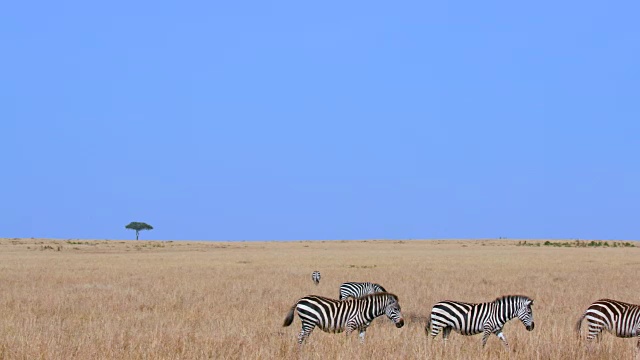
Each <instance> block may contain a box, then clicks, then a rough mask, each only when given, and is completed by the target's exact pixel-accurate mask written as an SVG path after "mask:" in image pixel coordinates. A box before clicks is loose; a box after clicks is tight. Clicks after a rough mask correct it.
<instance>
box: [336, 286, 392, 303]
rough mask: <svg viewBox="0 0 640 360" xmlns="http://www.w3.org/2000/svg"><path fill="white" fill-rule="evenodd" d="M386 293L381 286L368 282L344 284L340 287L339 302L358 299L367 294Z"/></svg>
mask: <svg viewBox="0 0 640 360" xmlns="http://www.w3.org/2000/svg"><path fill="white" fill-rule="evenodd" d="M381 292H387V290H385V289H384V288H383V287H382V286H381V285H379V284H374V283H370V282H346V283H343V284H342V285H340V300H345V299H347V298H348V297H353V298H359V297H362V296H365V295H369V294H375V293H381Z"/></svg>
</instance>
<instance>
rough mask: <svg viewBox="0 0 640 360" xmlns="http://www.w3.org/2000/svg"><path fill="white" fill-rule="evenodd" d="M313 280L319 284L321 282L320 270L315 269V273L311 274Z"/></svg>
mask: <svg viewBox="0 0 640 360" xmlns="http://www.w3.org/2000/svg"><path fill="white" fill-rule="evenodd" d="M311 280H313V282H314V283H315V284H316V285H318V284H319V283H320V271H318V270H316V271H314V272H313V274H311Z"/></svg>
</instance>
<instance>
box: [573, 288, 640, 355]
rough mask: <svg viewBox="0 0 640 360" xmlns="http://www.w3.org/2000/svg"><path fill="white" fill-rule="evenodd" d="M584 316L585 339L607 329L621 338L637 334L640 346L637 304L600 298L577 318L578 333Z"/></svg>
mask: <svg viewBox="0 0 640 360" xmlns="http://www.w3.org/2000/svg"><path fill="white" fill-rule="evenodd" d="M585 317H586V318H587V324H588V326H589V334H588V335H587V340H592V339H594V338H596V337H598V335H600V333H601V332H602V331H603V330H607V331H608V332H611V333H612V334H614V335H615V336H617V337H621V338H629V337H635V336H638V348H640V306H639V305H634V304H629V303H625V302H622V301H617V300H611V299H600V300H598V301H596V302H594V303H593V304H591V305H590V306H589V307H588V308H587V310H586V311H585V312H584V314H583V315H582V316H581V317H580V319H579V320H578V323H577V324H576V331H577V332H578V335H580V327H581V325H582V320H583V319H584V318H585Z"/></svg>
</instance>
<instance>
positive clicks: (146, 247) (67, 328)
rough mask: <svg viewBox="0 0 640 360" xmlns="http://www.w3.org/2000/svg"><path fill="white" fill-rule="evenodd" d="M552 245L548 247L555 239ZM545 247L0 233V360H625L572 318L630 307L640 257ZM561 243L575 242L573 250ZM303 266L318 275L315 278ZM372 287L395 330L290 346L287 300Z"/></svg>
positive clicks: (621, 347)
mask: <svg viewBox="0 0 640 360" xmlns="http://www.w3.org/2000/svg"><path fill="white" fill-rule="evenodd" d="M555 243H559V242H555ZM543 244H544V240H540V241H527V242H526V243H525V242H524V241H523V240H429V241H417V240H407V241H391V240H369V241H296V242H187V241H174V242H170V241H116V240H78V239H72V240H49V239H0V285H1V287H0V289H2V291H1V292H0V310H1V312H0V313H1V314H2V316H0V359H208V358H212V359H283V358H287V359H289V358H301V359H371V358H380V359H572V360H573V359H632V358H633V357H634V355H635V353H634V349H635V346H636V342H637V339H620V338H615V337H614V336H612V335H610V334H604V336H603V337H602V339H601V341H600V342H598V343H594V344H593V346H591V347H590V348H587V347H586V346H585V341H584V336H585V331H586V326H584V325H583V330H582V331H583V333H582V337H583V339H582V340H579V339H577V337H576V333H575V331H574V328H575V324H576V321H577V319H578V318H579V316H580V315H581V314H582V312H583V311H584V310H585V309H586V308H587V306H588V305H589V304H590V303H591V302H592V301H594V300H596V299H599V298H603V297H609V298H614V299H619V300H622V301H626V302H632V303H636V304H640V282H638V274H639V273H640V248H638V247H619V246H618V245H622V243H616V247H613V244H614V242H612V241H609V242H608V243H607V245H609V246H607V247H605V246H584V247H583V245H586V244H587V243H586V242H576V241H572V242H566V243H565V245H567V247H554V246H549V245H547V246H545V245H543ZM574 245H582V246H578V247H575V246H574ZM313 270H319V271H321V273H322V280H321V281H320V284H319V285H317V286H316V285H314V284H313V282H312V281H311V273H312V271H313ZM344 281H373V282H377V283H380V284H382V285H383V286H384V287H386V289H387V290H389V291H390V292H393V293H395V294H396V295H398V296H399V298H400V304H401V305H402V312H403V315H404V317H405V321H406V324H405V326H404V327H403V328H401V329H396V328H395V326H393V324H392V323H391V322H390V321H389V320H388V319H386V318H384V317H382V318H378V319H376V320H375V321H374V322H373V323H372V324H371V326H370V327H369V329H368V331H367V336H366V343H365V344H364V345H361V344H360V343H359V341H358V336H357V334H356V333H354V334H351V336H349V337H347V336H345V334H344V333H343V334H328V333H324V332H322V331H320V330H319V329H316V330H315V331H314V332H313V333H312V334H311V336H310V338H309V340H308V342H307V343H306V344H305V345H304V346H303V347H302V348H301V349H298V346H297V343H296V338H297V334H298V332H299V331H300V320H299V318H298V316H297V315H296V318H295V319H294V322H293V324H292V326H290V327H282V322H283V320H284V317H285V315H286V313H287V311H288V310H289V308H290V307H291V306H292V305H294V304H295V302H296V300H297V299H298V298H300V297H302V296H304V295H309V294H317V295H324V296H328V297H333V298H337V296H338V287H339V286H340V284H341V283H342V282H344ZM505 294H522V295H528V296H530V297H532V298H533V299H534V300H535V305H534V307H533V310H534V318H535V323H536V327H535V330H533V331H532V332H528V331H526V330H525V328H524V326H523V325H522V324H521V323H520V322H519V320H517V319H514V320H512V321H511V322H509V323H507V325H506V326H505V329H504V334H505V336H506V337H507V339H508V341H509V343H510V345H511V348H510V350H509V351H508V350H507V349H505V348H504V346H503V345H502V344H501V343H500V341H499V340H498V338H497V337H495V336H492V337H490V338H489V341H488V343H487V346H486V348H485V349H482V347H481V345H480V340H481V335H476V336H464V337H463V336H460V335H459V334H457V333H452V334H451V337H450V341H448V344H447V346H446V348H445V347H443V344H442V338H441V337H438V338H437V339H436V340H435V341H434V340H432V339H430V338H428V337H427V336H426V334H425V331H424V326H425V322H426V319H427V316H428V314H429V311H430V309H431V306H432V305H433V304H434V303H435V302H437V301H439V300H447V299H449V300H461V301H468V302H483V301H490V300H493V299H495V298H496V297H497V296H500V295H505Z"/></svg>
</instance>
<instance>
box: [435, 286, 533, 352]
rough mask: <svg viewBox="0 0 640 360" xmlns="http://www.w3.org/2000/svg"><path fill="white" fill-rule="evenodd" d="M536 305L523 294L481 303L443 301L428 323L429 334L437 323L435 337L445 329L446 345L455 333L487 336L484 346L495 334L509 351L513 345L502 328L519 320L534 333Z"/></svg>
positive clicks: (438, 304) (436, 306)
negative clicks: (534, 306)
mask: <svg viewBox="0 0 640 360" xmlns="http://www.w3.org/2000/svg"><path fill="white" fill-rule="evenodd" d="M532 305H533V300H532V299H530V298H528V297H526V296H521V295H507V296H502V297H499V298H497V299H495V300H494V301H491V302H486V303H481V304H471V303H463V302H458V301H442V302H439V303H437V304H435V305H434V306H433V309H432V310H431V318H430V319H429V320H428V321H427V326H426V327H425V330H426V331H427V333H428V332H429V328H430V327H431V325H432V324H433V328H432V329H431V337H432V338H435V337H436V336H438V333H439V332H440V330H442V337H443V339H444V341H445V343H446V341H447V337H448V336H449V333H451V330H455V331H456V332H457V333H459V334H461V335H475V334H480V333H484V335H483V336H482V347H484V346H485V345H486V343H487V339H488V338H489V335H491V334H492V333H493V334H496V336H497V337H498V338H499V339H500V340H502V342H503V343H504V345H505V346H506V347H507V348H508V347H509V344H508V343H507V339H506V338H505V336H504V334H503V333H502V327H503V326H504V324H505V323H506V322H507V321H509V320H511V319H513V318H516V317H517V318H518V319H520V321H522V324H524V326H525V327H526V329H527V330H529V331H531V330H533V327H534V323H533V312H532V310H531V306H532Z"/></svg>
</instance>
